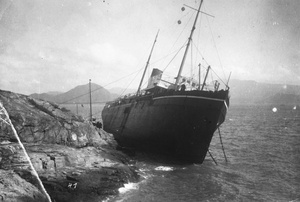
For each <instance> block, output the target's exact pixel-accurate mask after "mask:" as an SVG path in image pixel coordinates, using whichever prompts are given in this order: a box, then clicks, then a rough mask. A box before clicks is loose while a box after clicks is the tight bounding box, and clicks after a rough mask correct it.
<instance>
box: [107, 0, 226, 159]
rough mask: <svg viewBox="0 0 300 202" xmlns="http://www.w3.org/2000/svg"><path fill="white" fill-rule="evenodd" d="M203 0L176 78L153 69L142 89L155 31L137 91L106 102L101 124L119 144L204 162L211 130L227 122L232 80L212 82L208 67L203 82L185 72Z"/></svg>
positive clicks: (211, 134) (211, 135)
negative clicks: (209, 82) (209, 85)
mask: <svg viewBox="0 0 300 202" xmlns="http://www.w3.org/2000/svg"><path fill="white" fill-rule="evenodd" d="M202 3H203V0H202V1H201V2H200V5H199V8H198V9H195V10H196V11H197V13H196V17H195V19H194V22H193V27H192V29H191V32H190V34H189V38H188V40H187V44H186V48H185V52H184V55H183V59H182V61H181V63H180V67H179V70H178V74H177V76H176V77H174V78H173V79H174V81H173V82H168V81H166V80H164V79H163V71H161V70H160V69H158V68H153V70H152V74H151V76H150V78H149V80H148V85H147V87H146V88H145V89H141V85H142V83H143V80H144V77H145V72H146V70H147V68H148V66H149V61H150V58H151V54H152V51H153V48H154V45H155V43H156V40H157V36H158V33H157V34H156V37H155V40H154V43H153V45H152V49H151V52H150V55H149V57H148V60H147V63H146V66H145V69H144V72H143V76H142V79H141V81H140V84H139V86H138V88H137V91H136V92H135V93H133V94H129V95H125V96H123V97H119V98H117V99H115V100H114V101H110V102H107V103H106V104H105V106H104V108H103V110H102V120H103V128H104V130H105V131H107V132H109V133H112V134H113V136H114V138H115V140H116V141H117V143H118V145H119V146H120V147H124V148H133V149H136V150H142V151H147V152H155V153H158V154H164V155H165V154H166V155H170V156H172V157H175V158H176V159H179V160H183V161H188V162H192V163H199V164H201V163H203V161H204V159H205V157H206V155H207V152H209V146H210V143H211V140H212V137H213V134H214V133H215V131H216V130H217V129H219V127H220V126H221V124H222V123H223V122H224V121H225V117H226V113H227V111H228V108H229V98H230V96H229V86H228V82H227V84H226V85H224V88H222V89H221V88H220V83H218V82H217V81H216V82H215V83H214V85H213V86H212V88H209V87H208V85H207V84H206V79H207V77H208V73H209V71H210V69H211V67H210V66H208V68H207V71H206V75H205V78H204V80H203V82H201V83H200V79H199V81H197V80H196V79H194V78H190V77H186V76H182V75H181V73H182V69H183V67H184V63H185V59H186V55H187V52H188V50H189V46H190V43H191V41H192V37H193V33H194V30H195V25H196V22H197V19H198V16H199V13H201V11H200V9H201V5H202ZM199 66H200V65H199ZM228 81H229V79H228Z"/></svg>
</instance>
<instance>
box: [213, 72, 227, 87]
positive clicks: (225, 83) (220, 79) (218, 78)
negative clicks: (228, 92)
mask: <svg viewBox="0 0 300 202" xmlns="http://www.w3.org/2000/svg"><path fill="white" fill-rule="evenodd" d="M210 70H211V71H213V73H214V74H215V75H216V76H217V77H218V79H219V80H220V81H221V82H222V83H223V84H225V85H226V86H227V84H226V83H225V82H224V81H223V80H222V79H221V78H220V77H219V75H218V74H217V73H216V72H215V71H214V70H213V68H210Z"/></svg>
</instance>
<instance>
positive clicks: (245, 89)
mask: <svg viewBox="0 0 300 202" xmlns="http://www.w3.org/2000/svg"><path fill="white" fill-rule="evenodd" d="M229 86H230V94H231V99H230V102H231V103H232V104H259V105H260V104H286V105H297V104H300V102H299V98H300V86H296V85H285V84H267V83H258V82H256V81H242V80H231V81H230V83H229Z"/></svg>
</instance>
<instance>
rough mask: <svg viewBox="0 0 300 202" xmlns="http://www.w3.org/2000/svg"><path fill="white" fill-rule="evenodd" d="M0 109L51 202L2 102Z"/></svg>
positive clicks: (49, 199) (48, 197)
mask: <svg viewBox="0 0 300 202" xmlns="http://www.w3.org/2000/svg"><path fill="white" fill-rule="evenodd" d="M0 108H1V111H2V112H3V113H4V115H5V117H6V121H5V122H6V123H8V125H9V126H10V127H11V129H12V130H13V133H14V135H15V137H16V139H17V141H18V143H19V145H20V146H21V148H22V150H23V152H24V154H25V156H26V159H27V161H28V162H29V166H30V168H31V169H32V171H33V174H34V175H35V176H36V178H37V180H38V182H39V185H40V187H41V189H42V192H43V193H44V194H45V196H46V198H47V200H48V201H49V202H51V198H50V196H49V194H48V192H47V191H46V189H45V187H44V185H43V183H42V181H41V179H40V177H39V175H38V173H37V172H36V170H35V168H34V166H33V164H32V162H31V160H30V157H29V155H28V153H27V151H26V149H25V147H24V145H23V143H22V142H21V140H20V137H19V136H18V133H17V131H16V129H15V127H14V125H13V124H12V122H11V120H10V118H9V115H8V113H7V111H6V109H5V108H4V106H3V104H2V103H1V102H0Z"/></svg>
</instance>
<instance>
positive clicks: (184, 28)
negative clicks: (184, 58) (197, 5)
mask: <svg viewBox="0 0 300 202" xmlns="http://www.w3.org/2000/svg"><path fill="white" fill-rule="evenodd" d="M190 12H191V11H189V12H188V13H187V14H186V15H188V14H189V13H190ZM186 15H185V16H186ZM192 17H193V15H191V16H190V18H189V19H188V21H187V23H185V26H184V27H183V28H182V30H181V32H180V34H179V35H178V37H177V38H176V40H175V42H174V43H173V45H172V47H171V48H170V49H169V51H168V52H170V51H171V50H172V49H173V48H174V47H175V44H176V43H177V41H178V40H179V38H180V37H181V35H182V34H183V32H184V30H186V27H187V25H188V24H189V22H190V21H191V19H192ZM180 19H182V18H180ZM180 49H181V48H180ZM174 52H176V50H175V51H174ZM174 52H172V53H174ZM172 53H170V54H168V55H167V56H169V55H171V54H172ZM167 56H165V57H162V58H161V59H165V58H166V57H167ZM161 59H159V60H157V61H155V62H154V63H156V62H158V61H160V60H161ZM173 59H174V58H173ZM173 59H172V60H173ZM154 63H152V64H154ZM168 65H169V64H168Z"/></svg>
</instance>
